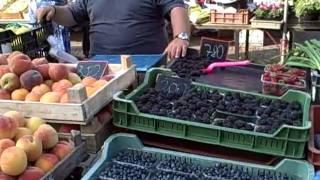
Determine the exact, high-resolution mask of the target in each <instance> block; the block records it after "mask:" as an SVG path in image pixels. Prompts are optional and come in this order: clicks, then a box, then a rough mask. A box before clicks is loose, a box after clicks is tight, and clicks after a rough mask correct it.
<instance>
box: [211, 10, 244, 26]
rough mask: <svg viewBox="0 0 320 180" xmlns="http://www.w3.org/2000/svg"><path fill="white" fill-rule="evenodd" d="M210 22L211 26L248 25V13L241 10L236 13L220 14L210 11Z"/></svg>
mask: <svg viewBox="0 0 320 180" xmlns="http://www.w3.org/2000/svg"><path fill="white" fill-rule="evenodd" d="M210 22H211V23H213V24H249V11H248V10H245V9H242V10H240V11H239V12H237V13H220V12H217V11H216V10H212V11H211V14H210Z"/></svg>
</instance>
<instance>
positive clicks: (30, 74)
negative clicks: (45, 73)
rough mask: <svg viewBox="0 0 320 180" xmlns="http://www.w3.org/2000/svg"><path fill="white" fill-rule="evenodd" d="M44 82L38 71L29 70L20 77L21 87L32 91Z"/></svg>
mask: <svg viewBox="0 0 320 180" xmlns="http://www.w3.org/2000/svg"><path fill="white" fill-rule="evenodd" d="M42 82H43V77H42V75H41V74H40V73H39V72H38V71H36V70H29V71H27V72H25V73H23V74H22V75H21V76H20V83H21V86H22V87H24V88H25V89H27V90H29V91H31V90H32V88H33V87H35V86H37V85H39V84H41V83H42Z"/></svg>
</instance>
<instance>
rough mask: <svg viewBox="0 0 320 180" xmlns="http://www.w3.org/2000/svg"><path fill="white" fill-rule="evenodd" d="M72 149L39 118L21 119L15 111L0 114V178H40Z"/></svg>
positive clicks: (28, 179) (25, 179)
mask: <svg viewBox="0 0 320 180" xmlns="http://www.w3.org/2000/svg"><path fill="white" fill-rule="evenodd" d="M73 149H74V144H73V142H69V141H60V140H59V138H58V134H57V132H56V130H55V129H54V128H53V127H51V126H50V125H48V124H46V122H45V121H44V120H43V119H41V118H37V117H32V118H29V119H25V118H24V116H23V115H22V114H21V113H19V112H16V111H9V112H7V113H5V114H3V115H0V168H1V172H0V179H8V180H10V179H19V180H37V179H41V177H43V176H44V175H45V174H46V173H47V172H49V171H50V170H52V169H53V168H55V166H56V165H57V163H58V162H59V161H61V160H63V159H64V158H65V157H66V156H67V155H68V154H70V153H71V151H72V150H73Z"/></svg>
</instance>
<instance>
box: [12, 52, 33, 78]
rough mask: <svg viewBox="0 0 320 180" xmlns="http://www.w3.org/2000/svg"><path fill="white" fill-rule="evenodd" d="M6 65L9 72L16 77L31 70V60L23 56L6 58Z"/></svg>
mask: <svg viewBox="0 0 320 180" xmlns="http://www.w3.org/2000/svg"><path fill="white" fill-rule="evenodd" d="M8 65H9V68H10V71H11V72H13V73H15V74H16V75H18V76H19V75H21V74H22V73H24V72H26V71H28V70H30V69H31V68H32V62H31V59H30V58H29V57H28V56H27V55H25V54H18V55H15V56H13V57H8Z"/></svg>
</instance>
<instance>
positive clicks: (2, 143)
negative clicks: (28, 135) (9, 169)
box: [0, 138, 16, 156]
mask: <svg viewBox="0 0 320 180" xmlns="http://www.w3.org/2000/svg"><path fill="white" fill-rule="evenodd" d="M15 145H16V143H15V142H13V141H12V140H11V139H8V138H6V139H0V156H1V154H2V152H3V151H4V150H6V149H7V148H9V147H12V146H15Z"/></svg>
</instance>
